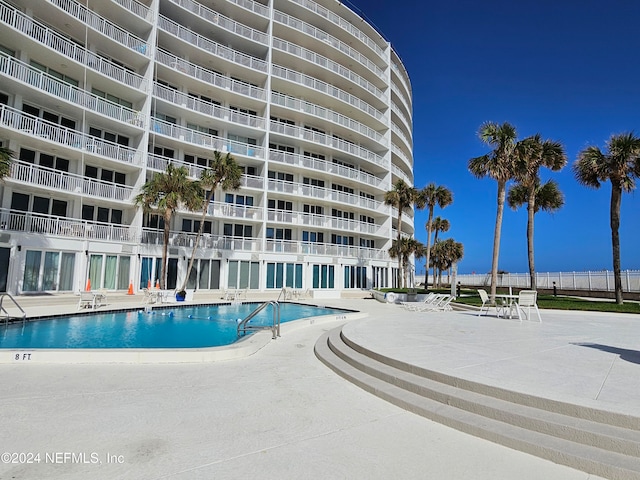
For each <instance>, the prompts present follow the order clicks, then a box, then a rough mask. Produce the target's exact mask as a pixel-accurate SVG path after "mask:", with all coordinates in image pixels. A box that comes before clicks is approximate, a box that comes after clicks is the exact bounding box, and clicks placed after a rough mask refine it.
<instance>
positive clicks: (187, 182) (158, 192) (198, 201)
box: [134, 163, 204, 289]
mask: <svg viewBox="0 0 640 480" xmlns="http://www.w3.org/2000/svg"><path fill="white" fill-rule="evenodd" d="M203 201H204V191H203V190H202V187H201V186H200V182H199V181H197V180H191V179H190V178H189V171H188V170H187V168H186V167H176V166H174V165H173V164H172V163H169V164H168V165H167V170H166V171H165V172H162V173H156V174H155V175H153V177H151V179H149V180H147V182H146V183H145V184H144V185H143V186H142V191H141V192H140V193H139V194H138V195H136V197H135V199H134V203H135V204H136V205H138V206H141V207H142V208H143V211H144V212H145V213H155V214H157V215H161V216H162V218H163V220H164V235H163V243H162V272H161V275H160V288H162V289H164V288H165V285H166V279H167V250H168V247H169V226H170V224H171V219H172V218H173V215H174V214H175V212H176V210H177V209H178V208H180V207H185V208H186V209H187V210H191V211H193V210H197V209H200V208H201V207H202V202H203Z"/></svg>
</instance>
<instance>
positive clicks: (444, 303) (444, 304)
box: [419, 294, 455, 312]
mask: <svg viewBox="0 0 640 480" xmlns="http://www.w3.org/2000/svg"><path fill="white" fill-rule="evenodd" d="M454 298H455V297H454V296H452V295H445V294H441V295H439V298H437V299H436V300H435V301H434V302H432V303H431V304H429V305H425V306H424V307H423V308H422V309H421V310H419V311H420V312H445V311H449V310H451V305H449V304H450V303H451V302H452V301H453V299H454Z"/></svg>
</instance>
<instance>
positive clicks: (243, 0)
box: [228, 0, 269, 18]
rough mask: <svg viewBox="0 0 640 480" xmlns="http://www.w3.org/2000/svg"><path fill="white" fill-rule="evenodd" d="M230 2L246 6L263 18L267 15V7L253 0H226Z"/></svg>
mask: <svg viewBox="0 0 640 480" xmlns="http://www.w3.org/2000/svg"><path fill="white" fill-rule="evenodd" d="M228 1H229V2H230V3H235V4H236V5H238V6H240V7H242V8H246V9H247V10H250V11H252V12H255V13H257V14H258V15H261V16H263V17H265V18H268V17H269V7H267V6H266V5H263V4H261V3H258V2H254V1H253V0H228Z"/></svg>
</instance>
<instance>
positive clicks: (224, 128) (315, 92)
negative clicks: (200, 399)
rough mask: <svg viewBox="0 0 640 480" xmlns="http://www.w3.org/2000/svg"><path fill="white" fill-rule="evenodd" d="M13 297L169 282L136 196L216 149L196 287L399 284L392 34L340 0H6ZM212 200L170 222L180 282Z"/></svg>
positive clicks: (408, 219)
mask: <svg viewBox="0 0 640 480" xmlns="http://www.w3.org/2000/svg"><path fill="white" fill-rule="evenodd" d="M0 143H1V145H2V146H3V147H7V148H9V149H10V150H12V151H13V152H15V159H14V161H13V164H12V167H11V173H10V174H9V175H8V176H6V177H5V178H4V182H3V183H2V184H0V191H1V192H2V205H1V207H2V208H1V210H0V223H1V225H0V227H1V228H0V291H7V292H10V293H17V294H24V293H31V292H77V291H78V290H83V289H84V288H85V286H86V284H87V280H90V281H91V287H92V288H93V289H97V288H105V289H107V290H113V291H116V290H119V291H126V290H127V289H128V287H129V285H130V283H132V284H133V286H134V289H135V290H138V289H140V288H143V287H146V286H147V285H148V283H149V282H151V284H153V285H155V283H156V280H157V279H158V277H159V276H160V271H161V269H160V264H161V256H162V245H163V241H164V240H163V222H162V219H160V218H158V217H157V216H154V215H149V214H147V213H145V212H143V211H142V209H141V208H139V207H137V206H135V204H134V197H135V196H136V195H137V194H138V193H139V192H140V188H141V187H142V185H143V184H144V183H145V182H146V181H147V180H148V179H150V178H151V177H152V176H153V175H156V174H157V173H159V172H163V171H165V170H166V167H167V165H168V164H169V163H173V164H174V165H176V166H182V165H184V166H186V167H188V169H189V172H190V175H191V176H192V177H193V178H194V179H196V178H198V177H199V176H200V172H201V171H202V169H203V168H204V167H205V166H206V165H207V164H208V159H211V158H212V153H213V151H214V150H217V151H220V152H223V153H226V152H231V154H232V155H233V157H234V158H235V160H236V161H237V163H238V164H239V165H240V166H242V167H243V169H244V175H243V177H242V186H241V187H240V189H238V190H236V191H231V192H223V191H221V190H220V191H216V192H215V195H214V199H213V201H212V203H211V204H210V205H209V214H208V215H207V217H206V221H205V222H204V226H203V228H204V235H203V237H202V238H201V240H200V242H199V244H198V248H197V251H196V261H195V266H194V268H193V271H192V274H191V276H190V278H189V281H188V287H189V288H197V289H198V290H218V289H226V288H242V289H244V288H247V289H250V290H259V291H269V290H270V289H280V288H282V287H291V288H294V289H305V290H306V289H309V290H311V291H313V294H314V296H334V295H339V294H340V293H341V292H343V291H344V290H347V289H364V288H372V287H384V286H392V285H393V283H394V281H393V278H394V277H395V268H396V266H397V261H396V260H394V259H391V258H390V257H389V254H388V249H389V247H390V246H391V242H392V240H393V239H394V238H395V237H396V234H397V229H398V228H400V230H401V231H402V232H403V233H405V234H407V235H413V232H414V225H413V215H412V214H411V213H409V212H407V213H405V214H404V215H403V216H402V218H403V222H402V225H400V226H398V225H396V220H397V211H395V209H394V208H391V207H389V206H387V205H385V204H384V194H385V192H387V191H388V190H390V189H391V188H392V184H393V183H394V182H395V181H396V180H397V179H400V178H401V179H403V180H404V181H405V182H407V183H408V184H410V185H412V184H413V140H412V97H411V86H410V81H409V77H408V75H407V72H406V70H405V68H404V66H403V64H402V62H401V60H400V58H399V56H398V55H397V53H396V52H395V51H394V50H393V47H392V46H391V45H390V43H389V42H388V41H386V40H385V39H384V38H383V37H382V36H381V35H380V33H379V32H378V31H376V29H375V28H374V27H373V26H372V25H371V24H370V23H368V22H367V21H366V20H365V19H363V18H361V17H360V16H359V15H358V14H356V13H355V12H354V11H353V10H351V9H350V8H348V7H347V6H345V5H343V4H341V3H340V2H339V1H336V0H316V1H313V0H215V1H213V0H201V1H200V2H198V1H195V0H83V1H77V0H12V1H8V0H0ZM200 218H201V212H197V211H196V212H190V211H187V210H186V209H184V210H179V211H178V212H177V214H176V215H175V217H174V218H173V219H172V220H171V224H170V238H169V251H168V253H169V259H168V266H167V278H166V285H167V288H175V287H179V286H180V285H181V284H182V280H183V279H184V276H185V275H186V271H187V264H188V261H189V258H190V256H191V252H192V248H193V244H194V240H195V238H196V232H197V231H198V228H199V226H200Z"/></svg>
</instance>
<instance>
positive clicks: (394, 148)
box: [391, 144, 413, 169]
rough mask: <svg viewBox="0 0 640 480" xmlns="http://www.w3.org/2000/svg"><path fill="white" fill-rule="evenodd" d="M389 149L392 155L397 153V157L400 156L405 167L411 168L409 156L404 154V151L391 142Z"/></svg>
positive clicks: (411, 163)
mask: <svg viewBox="0 0 640 480" xmlns="http://www.w3.org/2000/svg"><path fill="white" fill-rule="evenodd" d="M391 151H392V152H393V154H394V155H397V156H398V157H400V158H401V159H402V161H403V162H404V164H405V165H406V166H407V167H409V168H410V169H412V168H413V162H412V161H411V160H410V159H409V157H407V156H406V155H405V153H404V152H403V151H402V150H401V149H400V147H398V146H397V145H395V144H391Z"/></svg>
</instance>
